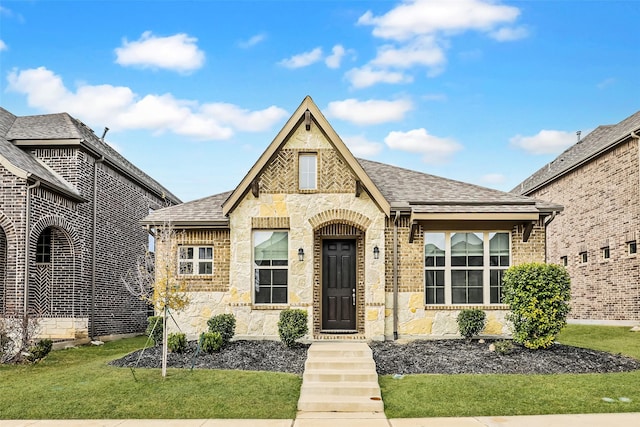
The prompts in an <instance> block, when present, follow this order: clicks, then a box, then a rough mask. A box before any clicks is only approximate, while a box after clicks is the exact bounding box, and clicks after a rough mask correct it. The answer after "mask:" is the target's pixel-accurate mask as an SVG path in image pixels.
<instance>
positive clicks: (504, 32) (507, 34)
mask: <svg viewBox="0 0 640 427" xmlns="http://www.w3.org/2000/svg"><path fill="white" fill-rule="evenodd" d="M489 35H490V36H491V37H492V38H493V39H495V40H497V41H499V42H510V41H513V40H520V39H523V38H525V37H528V36H529V30H528V29H527V28H525V27H503V28H499V29H498V30H496V31H493V32H491V33H490V34H489Z"/></svg>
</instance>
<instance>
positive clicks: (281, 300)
mask: <svg viewBox="0 0 640 427" xmlns="http://www.w3.org/2000/svg"><path fill="white" fill-rule="evenodd" d="M272 296H273V300H272V301H271V302H272V303H273V304H286V303H287V288H281V287H278V288H273V293H272Z"/></svg>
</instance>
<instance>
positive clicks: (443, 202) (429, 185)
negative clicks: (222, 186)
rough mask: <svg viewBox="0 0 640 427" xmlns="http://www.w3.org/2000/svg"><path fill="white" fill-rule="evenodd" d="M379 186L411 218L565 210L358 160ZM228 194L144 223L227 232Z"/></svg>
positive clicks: (158, 214)
mask: <svg viewBox="0 0 640 427" xmlns="http://www.w3.org/2000/svg"><path fill="white" fill-rule="evenodd" d="M357 161H358V163H359V164H360V165H361V166H362V168H363V169H364V170H365V171H366V173H367V174H368V175H369V176H370V177H371V180H372V181H373V182H374V184H375V185H376V187H378V189H379V190H380V192H381V193H382V194H383V196H384V197H385V198H386V199H387V201H388V202H389V203H390V204H391V209H392V210H395V209H398V210H404V211H406V212H413V213H462V214H471V213H491V214H494V213H500V214H536V215H539V214H550V213H551V212H554V211H560V210H562V207H561V206H558V205H555V204H553V203H547V202H542V201H538V200H534V199H532V198H530V197H526V196H520V195H517V194H512V193H506V192H503V191H498V190H493V189H490V188H485V187H480V186H478V185H473V184H468V183H465V182H460V181H455V180H452V179H447V178H442V177H438V176H435V175H429V174H426V173H422V172H417V171H413V170H409V169H404V168H400V167H397V166H391V165H387V164H384V163H378V162H373V161H371V160H364V159H357ZM231 193H232V192H231V191H227V192H224V193H220V194H215V195H213V196H209V197H205V198H202V199H198V200H194V201H191V202H186V203H183V204H181V205H177V206H170V207H167V208H164V209H159V210H157V211H155V212H152V213H151V214H149V216H147V217H146V218H145V219H144V220H143V221H142V223H143V224H145V225H159V224H164V223H170V224H171V225H172V226H175V227H178V228H180V227H189V226H220V227H228V218H227V217H225V215H224V213H223V211H222V204H223V203H224V202H225V200H226V199H227V198H228V197H229V195H230V194H231Z"/></svg>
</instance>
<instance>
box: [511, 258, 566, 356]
mask: <svg viewBox="0 0 640 427" xmlns="http://www.w3.org/2000/svg"><path fill="white" fill-rule="evenodd" d="M570 298H571V279H570V278H569V273H567V270H566V269H565V268H564V267H562V266H560V265H556V264H540V263H530V264H521V265H517V266H513V267H510V268H509V269H508V270H507V271H505V273H504V277H503V299H502V301H503V302H504V303H505V304H509V307H510V310H511V312H510V313H509V314H508V315H507V320H509V321H510V322H511V323H512V324H513V341H515V342H516V343H518V344H522V345H524V346H525V347H527V348H530V349H539V348H549V347H550V346H551V345H552V344H553V341H554V340H555V337H556V335H557V334H558V332H560V330H561V329H562V328H563V327H564V326H565V325H566V324H567V315H568V314H569V310H570V307H569V299H570Z"/></svg>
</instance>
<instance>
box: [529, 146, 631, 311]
mask: <svg viewBox="0 0 640 427" xmlns="http://www.w3.org/2000/svg"><path fill="white" fill-rule="evenodd" d="M638 156H639V147H638V140H637V139H630V140H629V141H627V142H624V143H622V144H620V145H618V146H617V147H615V148H614V149H612V150H610V151H608V152H606V153H604V154H602V155H600V156H599V157H598V158H596V159H594V160H592V161H590V162H589V163H587V164H585V165H583V166H582V167H580V168H579V169H576V170H574V171H572V172H569V173H567V174H566V175H564V176H563V177H561V178H560V179H558V180H556V181H554V182H552V183H550V184H548V185H546V186H544V187H543V188H541V189H539V190H537V191H535V192H534V193H532V194H531V196H532V197H534V198H537V199H541V200H547V201H553V202H554V203H558V204H560V205H563V206H564V211H563V212H562V213H561V214H559V215H558V216H557V217H556V218H555V219H554V220H553V221H552V222H551V223H550V225H549V227H548V230H547V248H548V261H549V262H552V263H558V264H561V263H562V257H567V264H568V265H567V269H568V271H569V274H570V275H571V298H572V301H571V312H570V313H569V318H570V319H573V320H589V321H638V320H640V285H639V284H640V254H635V255H630V254H629V253H628V242H629V241H636V242H638V241H639V240H640V185H639V184H640V176H639V175H640V172H639V164H638ZM605 247H608V248H609V253H610V258H609V259H605V258H603V256H602V252H603V251H602V249H603V248H605ZM581 252H586V253H587V262H586V263H582V262H581V258H580V253H581Z"/></svg>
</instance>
